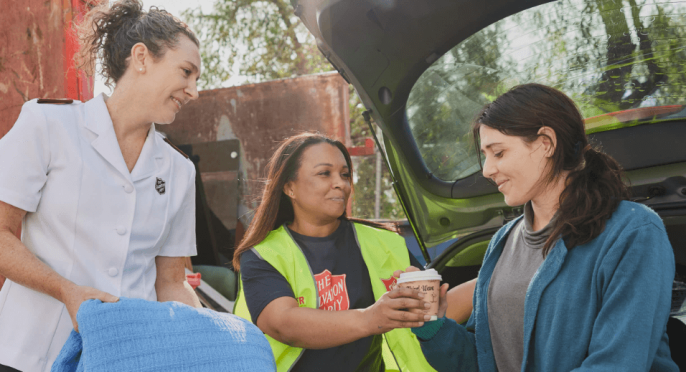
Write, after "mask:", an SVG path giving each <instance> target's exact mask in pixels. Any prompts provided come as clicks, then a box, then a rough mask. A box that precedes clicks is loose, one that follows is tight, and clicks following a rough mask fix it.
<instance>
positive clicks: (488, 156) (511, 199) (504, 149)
mask: <svg viewBox="0 0 686 372" xmlns="http://www.w3.org/2000/svg"><path fill="white" fill-rule="evenodd" d="M479 137H480V138H481V152H482V153H483V155H484V157H485V163H484V166H483V174H484V177H486V178H490V179H492V180H493V181H494V182H495V183H496V184H497V185H498V191H500V192H501V193H503V195H504V196H505V203H506V204H507V205H509V206H517V205H523V204H524V203H526V202H528V201H529V200H532V199H534V198H535V197H536V196H537V195H540V194H541V193H542V192H543V191H544V190H545V187H546V183H545V177H546V175H547V172H548V164H549V162H550V160H549V156H550V155H551V154H552V151H551V141H550V138H548V137H546V136H539V137H538V138H537V139H536V140H535V141H533V142H531V143H527V142H525V141H524V139H523V138H521V137H517V136H508V135H506V134H503V133H501V132H500V131H498V130H496V129H493V128H491V127H488V126H486V125H481V126H480V128H479Z"/></svg>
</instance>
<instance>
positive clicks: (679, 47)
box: [407, 0, 686, 181]
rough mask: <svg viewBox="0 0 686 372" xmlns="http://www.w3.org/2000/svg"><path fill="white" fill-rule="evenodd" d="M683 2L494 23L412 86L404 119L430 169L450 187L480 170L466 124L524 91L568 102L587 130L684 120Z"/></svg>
mask: <svg viewBox="0 0 686 372" xmlns="http://www.w3.org/2000/svg"><path fill="white" fill-rule="evenodd" d="M684 71H686V1H661V0H629V1H592V0H567V1H557V2H554V3H549V4H545V5H541V6H538V7H534V8H531V9H528V10H525V11H523V12H520V13H517V14H514V15H512V16H510V17H507V18H505V19H503V20H501V21H498V22H497V23H494V24H492V25H490V26H488V27H486V28H484V29H482V30H481V31H479V32H477V33H476V34H474V35H472V36H471V37H469V38H467V39H466V40H464V41H463V42H462V43H460V44H458V45H457V46H455V47H454V48H452V49H451V50H450V51H449V52H448V53H446V54H445V55H443V56H442V57H441V58H439V59H438V60H437V61H436V62H434V64H433V65H432V66H431V67H430V68H429V69H428V70H426V71H425V72H424V73H423V74H422V76H421V77H420V78H419V80H418V81H417V82H416V84H415V85H414V87H413V88H412V91H411V92H410V96H409V98H408V102H407V115H408V122H409V125H410V128H411V131H412V134H413V136H414V138H415V141H416V143H417V146H418V148H419V150H420V153H421V154H422V157H423V159H424V161H425V163H426V164H427V166H428V168H429V170H430V171H431V172H432V173H433V174H434V175H435V176H436V177H438V178H440V179H442V180H445V181H454V180H458V179H461V178H465V177H467V176H469V175H471V174H473V173H475V172H477V171H479V170H480V169H479V164H478V162H477V158H476V151H475V149H474V145H473V142H472V139H471V135H470V125H471V122H472V119H473V118H474V115H476V113H477V112H478V111H479V110H480V108H481V107H482V106H483V105H484V104H486V103H488V102H490V101H492V100H493V99H495V97H497V96H498V95H500V94H502V93H504V92H506V91H507V90H508V89H510V88H512V87H513V86H515V85H518V84H524V83H531V82H535V83H541V84H545V85H549V86H553V87H556V88H558V89H560V90H562V91H563V92H565V93H566V94H567V95H569V96H570V97H572V98H573V99H574V100H575V101H576V103H577V105H578V106H579V108H580V109H581V111H582V114H583V115H584V117H585V118H586V130H587V132H588V133H593V132H600V131H607V130H612V129H616V128H621V127H626V126H631V125H639V124H643V123H655V122H660V121H667V120H675V119H679V118H683V117H684V116H686V109H685V107H686V106H685V105H686V73H684Z"/></svg>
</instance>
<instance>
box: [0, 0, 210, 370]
mask: <svg viewBox="0 0 686 372" xmlns="http://www.w3.org/2000/svg"><path fill="white" fill-rule="evenodd" d="M104 3H105V5H104V6H101V7H98V8H95V9H93V10H92V11H91V12H89V14H88V16H87V17H86V19H85V21H84V24H82V29H83V30H84V31H83V32H81V34H80V37H81V41H82V45H83V48H84V49H83V51H82V54H83V55H84V56H86V60H85V65H86V66H92V60H93V58H94V57H95V55H96V54H100V55H101V56H102V57H103V63H102V73H103V75H104V77H105V78H107V79H108V83H114V84H115V85H116V86H115V89H114V91H113V93H112V95H111V97H107V96H106V95H100V96H98V97H95V98H94V99H92V100H90V101H88V102H86V103H81V102H73V103H70V102H69V101H64V102H63V104H55V102H52V101H48V102H45V101H41V100H31V101H29V102H27V103H26V104H24V106H23V108H22V111H21V115H20V116H19V119H18V120H17V122H16V123H15V125H14V127H13V128H12V130H10V132H9V133H8V134H7V135H6V136H5V137H4V138H2V139H1V140H0V159H2V161H0V275H3V276H5V277H6V278H7V281H6V282H5V284H4V286H3V287H2V290H0V371H14V370H20V371H25V372H33V371H47V370H49V369H50V368H51V366H52V363H53V361H54V360H55V358H56V356H57V355H58V353H59V351H60V349H61V348H62V345H63V344H64V342H65V341H66V339H67V337H68V336H69V333H70V332H71V330H72V328H75V329H77V330H78V324H77V322H76V312H77V311H78V308H79V306H80V305H81V303H82V302H83V301H85V300H88V299H99V300H102V301H105V302H114V301H117V300H118V297H119V296H125V297H133V298H143V299H147V300H150V301H155V300H157V301H180V302H183V303H186V304H188V305H191V306H195V307H200V303H199V301H198V299H197V297H196V296H195V293H194V292H193V290H192V288H191V287H190V286H189V285H188V283H187V282H186V280H185V279H186V277H185V273H184V257H186V256H192V255H195V253H196V247H195V168H194V166H193V164H192V163H191V162H190V161H189V160H188V159H187V157H185V156H184V155H182V153H180V152H179V151H177V150H175V149H174V148H172V147H171V146H170V145H169V144H167V143H165V141H164V139H163V137H162V136H161V135H160V134H158V133H157V132H156V131H155V125H154V124H153V123H157V124H169V123H171V122H172V121H174V117H175V115H176V113H177V112H178V111H179V110H180V109H181V107H182V106H183V105H184V104H185V103H187V102H188V101H190V100H193V99H197V98H198V92H197V88H196V80H197V78H198V76H199V74H200V54H199V49H198V45H199V43H198V39H197V38H196V37H195V35H194V34H193V32H192V31H191V30H189V29H188V27H187V26H186V25H185V24H184V23H183V22H181V21H179V20H178V19H177V18H175V17H173V16H172V15H170V14H169V13H167V12H165V11H162V10H158V9H156V8H151V9H150V11H149V12H145V11H143V9H142V4H141V3H140V1H138V0H120V1H118V2H116V3H114V4H113V5H112V6H111V7H110V6H107V3H108V2H104ZM89 62H90V63H89ZM20 224H21V226H22V238H21V241H20V240H19V239H17V238H16V236H15V235H16V233H17V230H18V228H19V226H20Z"/></svg>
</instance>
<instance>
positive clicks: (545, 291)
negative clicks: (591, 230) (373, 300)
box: [413, 201, 678, 372]
mask: <svg viewBox="0 0 686 372" xmlns="http://www.w3.org/2000/svg"><path fill="white" fill-rule="evenodd" d="M519 220H520V218H518V219H516V220H514V221H512V222H510V223H508V224H507V225H505V226H503V228H501V229H500V230H499V231H498V232H497V233H496V234H495V236H494V237H493V239H492V240H491V242H490V244H489V246H488V250H487V251H486V255H485V257H484V261H483V265H482V267H481V271H480V272H479V277H478V279H477V283H476V289H475V292H474V299H473V303H474V310H473V311H472V315H471V317H470V318H469V321H468V322H467V324H466V326H461V325H459V324H457V323H455V321H453V320H451V319H444V320H443V322H442V323H443V324H442V326H441V327H440V328H439V329H435V330H431V326H430V325H431V323H427V325H425V326H424V327H423V328H415V329H413V332H415V334H417V336H418V337H419V338H420V340H421V346H422V351H423V352H424V355H425V356H426V359H427V360H428V361H429V363H430V364H431V365H432V366H433V367H434V368H436V370H438V371H477V370H478V371H482V372H483V371H494V372H495V371H497V369H496V364H495V358H494V356H493V347H492V345H491V333H490V330H489V325H488V310H487V308H486V307H487V300H486V297H487V293H488V286H489V283H490V280H491V275H492V274H493V270H494V268H495V265H496V263H497V262H498V259H499V258H500V254H501V252H502V250H503V246H504V245H505V241H506V237H507V235H508V233H509V232H510V230H511V229H512V227H513V226H515V224H516V223H517V222H518V221H519ZM673 280H674V253H673V251H672V247H671V245H670V243H669V240H668V239H667V233H666V231H665V228H664V224H663V222H662V220H661V219H660V217H659V216H658V215H657V214H656V213H655V212H653V211H652V210H651V209H649V208H648V207H646V206H643V205H641V204H637V203H632V202H627V201H623V202H621V203H620V205H619V207H618V208H617V210H616V211H615V212H614V213H613V214H612V217H611V218H610V219H609V220H608V221H607V224H606V227H605V230H604V231H603V232H602V233H601V234H600V235H599V236H598V237H597V238H595V239H593V240H592V241H591V242H589V243H587V244H584V245H580V246H577V247H575V248H574V249H572V250H570V251H568V250H567V247H566V246H565V243H564V241H563V240H562V239H560V240H559V241H558V242H557V243H556V245H555V246H554V247H553V249H552V250H551V251H550V253H549V254H548V256H547V257H546V259H545V261H544V262H543V264H542V265H541V266H540V268H539V269H538V271H537V272H536V274H535V275H534V277H533V278H532V279H531V283H530V284H529V288H528V290H527V293H526V299H525V304H524V360H523V362H522V369H521V371H572V370H573V371H594V372H598V371H623V372H625V371H660V372H662V371H670V372H671V371H674V372H678V368H677V366H676V364H675V363H674V362H673V361H672V359H671V357H670V353H669V346H668V340H667V334H666V333H665V330H666V325H667V319H668V317H669V310H670V304H671V291H672V282H673ZM439 324H440V323H439ZM435 328H438V327H436V326H435ZM422 339H424V340H426V341H424V340H422Z"/></svg>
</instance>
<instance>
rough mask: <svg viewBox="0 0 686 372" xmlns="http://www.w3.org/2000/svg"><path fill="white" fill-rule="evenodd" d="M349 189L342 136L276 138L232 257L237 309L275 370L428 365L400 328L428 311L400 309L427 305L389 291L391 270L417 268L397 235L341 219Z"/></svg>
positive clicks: (419, 371)
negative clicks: (262, 338)
mask: <svg viewBox="0 0 686 372" xmlns="http://www.w3.org/2000/svg"><path fill="white" fill-rule="evenodd" d="M351 189H352V163H351V160H350V155H349V154H348V152H347V150H346V148H345V146H344V145H343V144H342V143H341V142H339V141H334V140H331V139H329V138H327V137H324V136H322V135H319V134H313V133H302V134H299V135H296V136H293V137H291V138H289V139H287V140H285V141H284V142H283V143H282V144H281V146H280V147H279V148H278V149H277V150H276V152H275V153H274V155H273V156H272V158H271V160H270V162H269V165H268V181H267V183H266V186H265V189H264V192H263V197H262V203H261V204H260V206H259V207H258V209H257V211H256V213H255V217H254V219H253V221H252V223H251V225H250V227H249V229H248V231H247V233H246V237H245V239H244V240H243V242H242V243H241V244H240V246H239V247H238V248H237V250H236V253H235V256H234V266H235V267H236V268H240V272H241V291H240V293H239V296H238V299H237V301H236V307H235V309H234V312H235V314H236V315H239V316H242V317H244V318H246V319H249V320H252V321H253V322H254V323H255V324H257V326H258V327H259V328H260V329H261V330H262V331H263V332H264V333H265V334H266V335H267V338H268V340H269V342H270V344H271V346H272V350H273V352H274V357H275V359H276V364H277V369H278V371H279V372H281V371H374V372H377V371H399V370H400V371H412V372H415V371H416V372H424V371H433V368H431V366H430V365H429V364H428V363H427V362H426V360H425V359H424V356H423V354H422V351H421V348H420V346H419V342H418V341H417V339H416V337H415V336H414V335H413V334H412V332H411V331H410V330H409V329H407V328H399V327H416V326H418V325H420V324H423V321H424V320H425V319H424V316H425V315H423V314H417V313H413V312H410V311H407V310H406V309H424V307H425V306H427V305H428V303H426V302H425V301H424V300H423V299H422V298H421V295H420V294H419V293H418V292H416V291H411V290H408V289H402V290H399V289H396V290H395V291H392V292H390V291H389V289H390V288H391V287H392V286H393V284H394V283H395V278H394V277H393V272H394V271H396V270H399V269H405V268H406V267H407V266H409V265H415V266H420V264H419V263H418V262H417V260H416V259H415V258H414V257H412V256H411V255H410V253H409V251H408V250H407V247H406V245H405V240H404V239H403V238H402V237H401V236H399V235H397V234H396V233H394V232H391V231H389V230H387V229H383V228H381V227H382V226H381V225H375V224H373V223H370V222H366V221H360V220H354V219H349V218H347V217H346V214H345V210H346V205H347V202H348V197H349V196H350V192H351ZM400 296H406V297H408V298H405V300H402V301H401V300H398V299H397V297H400ZM427 317H428V316H427ZM427 320H428V319H427ZM396 328H398V329H396Z"/></svg>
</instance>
